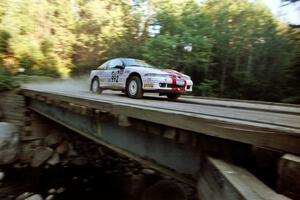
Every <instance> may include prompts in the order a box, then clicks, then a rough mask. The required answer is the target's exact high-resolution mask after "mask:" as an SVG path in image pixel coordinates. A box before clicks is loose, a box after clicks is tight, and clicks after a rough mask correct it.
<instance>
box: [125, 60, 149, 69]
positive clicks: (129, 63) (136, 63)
mask: <svg viewBox="0 0 300 200" xmlns="http://www.w3.org/2000/svg"><path fill="white" fill-rule="evenodd" d="M123 62H124V64H125V66H135V67H139V66H140V67H151V68H154V67H153V66H152V65H150V64H148V63H146V62H145V61H143V60H138V59H132V58H127V59H123Z"/></svg>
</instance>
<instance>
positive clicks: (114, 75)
mask: <svg viewBox="0 0 300 200" xmlns="http://www.w3.org/2000/svg"><path fill="white" fill-rule="evenodd" d="M119 73H120V72H119V71H117V73H116V72H114V71H112V72H111V82H116V83H117V82H118V81H119Z"/></svg>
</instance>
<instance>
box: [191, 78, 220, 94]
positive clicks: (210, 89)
mask: <svg viewBox="0 0 300 200" xmlns="http://www.w3.org/2000/svg"><path fill="white" fill-rule="evenodd" d="M217 83H218V81H216V80H207V79H205V80H204V81H203V82H202V83H200V85H199V86H196V87H195V94H196V95H201V96H215V95H216V85H217Z"/></svg>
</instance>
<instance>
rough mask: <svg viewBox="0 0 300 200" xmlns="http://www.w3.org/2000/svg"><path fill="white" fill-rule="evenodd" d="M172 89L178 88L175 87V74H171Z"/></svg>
mask: <svg viewBox="0 0 300 200" xmlns="http://www.w3.org/2000/svg"><path fill="white" fill-rule="evenodd" d="M172 90H176V91H177V90H178V88H177V87H176V76H172Z"/></svg>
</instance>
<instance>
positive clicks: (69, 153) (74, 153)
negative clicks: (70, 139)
mask: <svg viewBox="0 0 300 200" xmlns="http://www.w3.org/2000/svg"><path fill="white" fill-rule="evenodd" d="M68 149H69V150H68V156H70V157H72V156H77V155H78V153H77V152H76V151H75V149H74V147H73V145H72V144H70V143H69V147H68Z"/></svg>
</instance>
